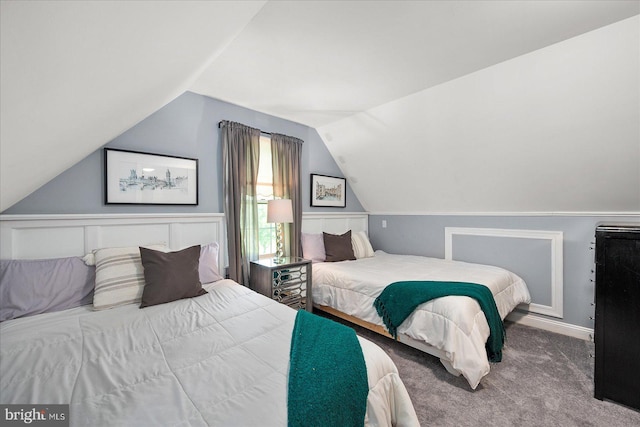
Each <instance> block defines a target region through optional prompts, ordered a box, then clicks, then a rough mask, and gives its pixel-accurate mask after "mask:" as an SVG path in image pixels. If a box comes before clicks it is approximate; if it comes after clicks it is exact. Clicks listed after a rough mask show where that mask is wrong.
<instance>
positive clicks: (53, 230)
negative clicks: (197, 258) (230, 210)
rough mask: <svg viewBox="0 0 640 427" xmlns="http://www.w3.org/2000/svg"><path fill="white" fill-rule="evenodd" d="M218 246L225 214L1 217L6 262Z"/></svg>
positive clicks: (0, 251)
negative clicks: (125, 249) (157, 246)
mask: <svg viewBox="0 0 640 427" xmlns="http://www.w3.org/2000/svg"><path fill="white" fill-rule="evenodd" d="M211 242H218V243H219V245H220V255H219V260H218V265H220V266H225V265H226V253H227V251H226V234H225V230H224V214H217V213H214V214H114V215H0V258H2V259H42V258H63V257H71V256H84V255H85V254H87V253H89V252H91V251H92V250H93V249H98V248H106V247H122V246H138V245H148V244H153V243H166V245H167V246H168V247H169V249H171V250H179V249H182V248H186V247H188V246H192V245H198V244H207V243H211Z"/></svg>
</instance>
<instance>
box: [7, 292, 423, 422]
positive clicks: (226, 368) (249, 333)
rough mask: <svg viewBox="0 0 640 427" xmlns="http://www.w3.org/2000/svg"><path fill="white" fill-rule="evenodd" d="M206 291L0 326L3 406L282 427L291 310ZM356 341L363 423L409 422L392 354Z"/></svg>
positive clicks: (96, 418) (74, 418)
mask: <svg viewBox="0 0 640 427" xmlns="http://www.w3.org/2000/svg"><path fill="white" fill-rule="evenodd" d="M205 288H206V289H207V290H208V291H209V294H207V295H204V296H201V297H197V298H193V299H188V300H180V301H176V302H173V303H169V304H162V305H158V306H154V307H148V308H145V309H139V308H138V306H137V305H128V306H123V307H120V308H115V309H112V310H106V311H98V312H94V311H92V310H91V308H90V307H80V308H76V309H71V310H66V311H63V312H58V313H49V314H42V315H38V316H34V317H29V318H24V319H16V320H11V321H7V322H4V323H2V324H0V346H1V347H0V389H1V395H0V401H1V403H3V404H10V403H22V404H29V403H30V404H56V403H62V404H66V403H69V404H70V412H71V416H70V420H71V425H74V426H89V425H91V426H114V425H118V426H124V425H131V426H166V425H171V426H177V425H182V426H207V425H209V426H285V425H286V424H287V372H288V365H289V349H290V339H291V331H292V329H293V324H294V320H295V314H296V312H295V311H294V310H292V309H290V308H288V307H286V306H284V305H282V304H278V303H276V302H274V301H273V300H270V299H268V298H266V297H263V296H262V295H259V294H257V293H255V292H253V291H250V290H249V289H247V288H245V287H242V286H240V285H238V284H237V283H235V282H233V281H230V280H223V281H219V282H215V283H213V284H211V285H207V286H205ZM360 344H361V347H362V350H363V353H364V356H365V361H366V365H367V371H368V376H369V387H370V391H369V396H368V407H367V418H366V421H367V424H370V425H381V426H382V425H392V424H395V425H418V421H417V418H416V415H415V411H414V409H413V406H412V405H411V401H410V399H409V396H408V394H407V391H406V389H405V387H404V385H403V383H402V381H401V380H400V378H399V377H398V373H397V369H396V367H395V365H394V364H393V362H392V361H391V359H389V358H388V356H387V355H386V354H385V353H384V352H383V351H382V350H381V349H380V348H379V347H378V346H376V345H375V344H373V343H371V342H369V341H366V340H364V339H360ZM337 351H339V349H337Z"/></svg>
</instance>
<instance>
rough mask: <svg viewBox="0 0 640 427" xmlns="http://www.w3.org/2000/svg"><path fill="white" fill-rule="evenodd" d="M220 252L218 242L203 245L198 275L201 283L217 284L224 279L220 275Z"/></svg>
mask: <svg viewBox="0 0 640 427" xmlns="http://www.w3.org/2000/svg"><path fill="white" fill-rule="evenodd" d="M219 252H220V246H219V245H218V242H214V243H209V244H208V245H202V247H201V248H200V266H199V267H198V273H199V275H200V282H201V283H211V282H217V281H218V280H222V279H223V277H222V275H221V274H220V268H219V267H218V253H219Z"/></svg>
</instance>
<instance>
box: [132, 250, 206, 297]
mask: <svg viewBox="0 0 640 427" xmlns="http://www.w3.org/2000/svg"><path fill="white" fill-rule="evenodd" d="M140 258H141V259H142V266H143V267H144V289H143V290H142V302H141V304H140V308H144V307H149V306H151V305H157V304H164V303H166V302H171V301H175V300H179V299H182V298H192V297H197V296H200V295H204V294H206V293H207V291H205V290H204V289H202V284H201V283H200V277H199V273H198V267H199V264H200V245H197V246H191V247H190V248H186V249H183V250H181V251H177V252H161V251H154V250H153V249H147V248H143V247H141V248H140Z"/></svg>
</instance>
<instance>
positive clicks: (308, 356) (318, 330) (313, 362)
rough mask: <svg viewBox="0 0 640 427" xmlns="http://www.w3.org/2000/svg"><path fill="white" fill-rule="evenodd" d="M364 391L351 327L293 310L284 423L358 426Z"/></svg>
mask: <svg viewBox="0 0 640 427" xmlns="http://www.w3.org/2000/svg"><path fill="white" fill-rule="evenodd" d="M368 394H369V383H368V379H367V367H366V365H365V362H364V356H363V355H362V349H361V348H360V343H359V342H358V338H357V337H356V333H355V332H354V330H353V329H351V328H349V327H347V326H344V325H341V324H340V323H337V322H334V321H332V320H329V319H326V318H323V317H320V316H316V315H314V314H311V313H308V312H306V311H304V310H299V311H298V314H297V315H296V322H295V325H294V327H293V334H292V337H291V352H290V355H289V390H288V398H287V407H288V425H289V426H318V427H331V426H345V427H346V426H358V427H362V426H363V425H364V416H365V413H366V410H367V395H368Z"/></svg>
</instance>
